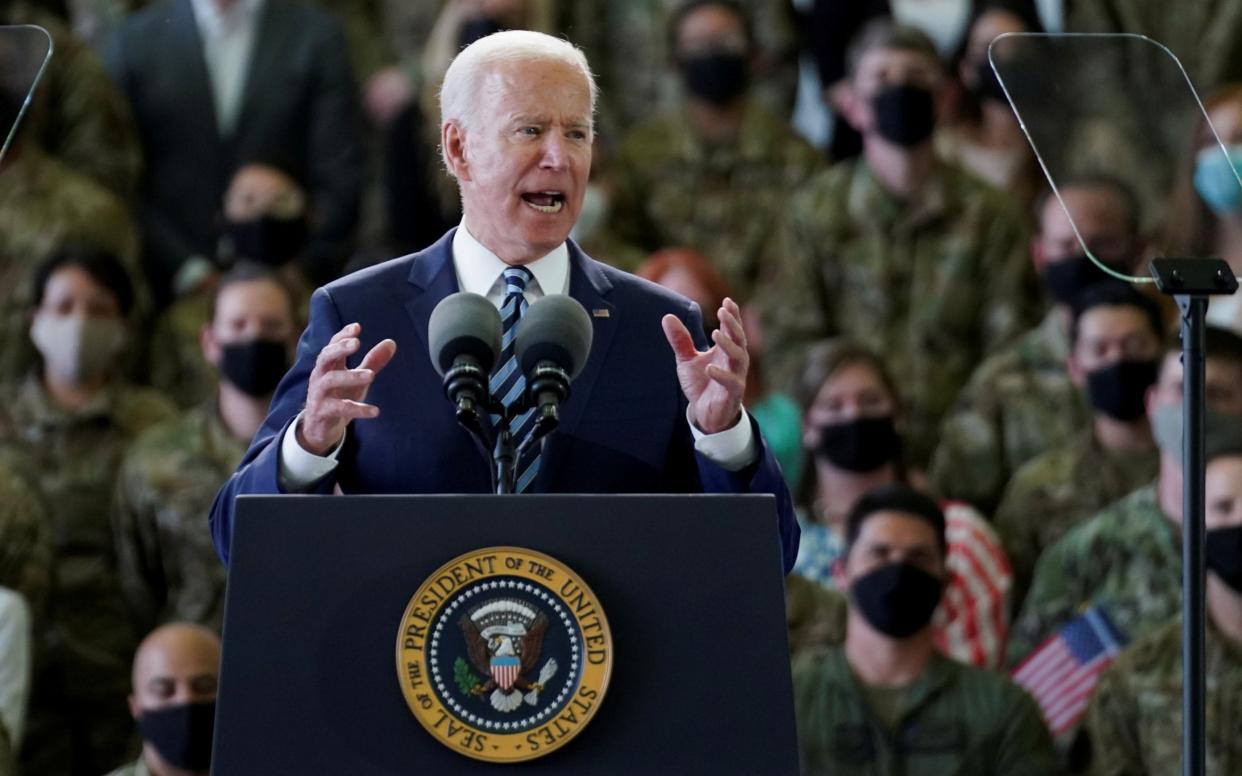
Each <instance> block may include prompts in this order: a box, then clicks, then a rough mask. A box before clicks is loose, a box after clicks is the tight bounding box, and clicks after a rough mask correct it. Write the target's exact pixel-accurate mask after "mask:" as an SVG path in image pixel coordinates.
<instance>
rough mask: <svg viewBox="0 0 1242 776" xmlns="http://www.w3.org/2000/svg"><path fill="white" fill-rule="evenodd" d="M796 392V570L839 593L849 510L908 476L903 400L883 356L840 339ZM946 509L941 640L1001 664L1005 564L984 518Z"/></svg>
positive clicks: (971, 659) (946, 647) (812, 360)
mask: <svg viewBox="0 0 1242 776" xmlns="http://www.w3.org/2000/svg"><path fill="white" fill-rule="evenodd" d="M798 395H799V398H800V399H801V402H802V405H803V407H804V414H803V418H804V426H805V430H804V432H803V437H802V442H803V447H804V449H805V450H806V451H807V464H806V467H805V469H806V474H805V478H806V479H805V481H804V484H803V486H802V487H801V488H800V489H799V490H798V491H797V494H798V508H799V525H800V526H801V528H802V541H801V543H800V545H799V549H798V557H797V560H796V561H795V564H794V573H795V574H796V575H799V576H801V577H805V578H807V579H810V580H812V581H814V582H817V583H819V584H820V585H822V586H825V587H828V588H834V589H835V588H838V587H839V586H840V577H839V575H838V574H837V572H838V571H839V566H840V563H841V561H842V558H843V557H844V551H845V545H846V543H847V524H846V517H847V515H848V514H849V513H850V510H851V509H853V508H854V506H855V505H856V504H857V503H858V501H859V499H860V498H862V497H863V495H864V494H865V493H867V492H868V491H870V490H872V489H873V488H875V487H878V486H881V485H891V484H894V483H900V482H905V481H906V479H907V472H906V468H905V464H904V462H903V459H902V452H901V448H902V438H901V434H900V431H899V429H900V428H901V426H902V425H903V422H902V412H901V407H900V402H899V396H898V394H897V390H896V384H895V383H894V382H893V380H892V377H891V375H890V374H889V371H888V369H887V368H886V367H885V365H884V363H883V362H882V361H881V360H880V358H879V357H878V356H877V355H876V354H875V353H874V352H872V351H870V350H868V349H866V348H864V347H862V346H860V345H857V344H855V343H852V342H849V341H844V340H834V341H828V342H825V343H821V344H819V345H816V346H815V347H813V348H812V349H811V351H810V352H809V353H808V356H807V363H806V367H805V369H804V371H803V375H802V380H801V384H800V386H799V391H798ZM945 509H946V514H947V519H948V521H949V524H950V525H951V526H952V527H953V531H952V534H953V537H954V539H953V542H952V543H950V545H949V546H948V558H947V562H948V567H949V568H950V569H952V570H953V578H952V583H951V584H952V586H953V588H954V589H953V593H952V597H953V599H954V600H955V601H956V602H957V603H956V605H955V606H954V607H952V609H951V610H949V611H945V612H944V613H943V614H942V615H941V616H940V617H938V618H937V620H936V622H935V624H934V631H935V638H936V641H937V644H938V645H939V646H940V647H941V649H942V650H943V651H944V652H945V653H946V654H948V655H951V656H952V657H954V658H957V659H959V660H962V661H963V662H968V663H973V664H976V665H981V666H996V665H998V664H999V661H1000V659H1001V657H1002V654H1001V646H1000V645H1001V644H1003V642H1004V635H1005V623H1006V622H1007V614H1006V612H1007V601H1006V593H1007V592H1008V590H1009V586H1010V582H1011V580H1010V576H1009V573H1008V562H1007V561H1005V560H1004V559H1003V558H1004V553H1003V552H1002V551H1001V548H1000V539H999V538H998V537H996V535H995V534H994V533H993V532H992V530H991V528H990V527H989V526H988V525H987V524H986V522H985V521H984V520H983V518H982V516H980V515H979V514H978V513H977V512H975V511H974V510H973V509H971V508H970V507H968V506H966V505H964V504H948V505H946V506H945ZM981 591H989V592H988V593H982V592H981ZM795 619H796V618H795ZM967 622H969V623H973V625H971V626H967V625H966V623H967Z"/></svg>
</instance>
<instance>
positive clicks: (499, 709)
mask: <svg viewBox="0 0 1242 776" xmlns="http://www.w3.org/2000/svg"><path fill="white" fill-rule="evenodd" d="M611 674H612V633H611V632H610V631H609V630H608V620H607V618H605V617H604V611H603V609H602V608H601V607H600V605H599V601H598V600H597V599H596V597H595V594H594V593H592V592H591V589H590V588H589V587H587V585H586V583H585V582H583V581H582V580H581V579H580V578H579V577H578V575H577V574H575V573H574V572H573V571H571V570H570V569H569V568H567V567H566V566H564V565H563V564H561V563H560V562H559V561H557V560H556V559H555V558H551V557H549V556H547V555H544V554H542V553H539V552H534V551H533V550H525V549H521V548H519V547H489V548H486V549H482V550H477V551H475V552H470V553H467V554H465V555H462V556H460V557H458V558H454V559H453V560H451V561H449V562H448V563H446V564H444V565H443V566H441V567H440V568H439V569H437V570H436V572H435V573H434V574H432V575H431V576H430V577H428V578H427V580H426V581H425V582H424V583H423V584H422V586H421V587H419V588H418V591H417V592H416V593H414V597H413V598H411V599H410V603H409V605H408V606H407V607H406V609H405V616H404V617H403V618H402V620H401V629H400V631H399V632H398V633H397V677H398V680H399V681H400V683H401V693H402V695H404V696H405V701H406V703H407V704H409V707H410V711H412V712H414V716H415V717H416V718H417V719H418V721H419V722H420V723H422V726H423V727H425V728H426V729H427V732H429V733H431V735H433V736H435V737H436V739H438V740H439V741H440V742H441V743H442V744H444V745H445V746H448V747H449V748H451V749H453V750H454V751H456V752H459V753H461V754H463V755H466V756H468V757H473V758H475V759H478V760H487V761H489V762H499V763H511V762H520V761H522V760H531V759H534V758H536V757H542V756H543V755H545V754H548V753H549V752H552V751H555V750H556V749H558V748H560V747H561V746H564V745H565V744H566V743H568V742H569V740H570V739H572V738H573V737H574V736H576V735H577V734H578V733H579V732H580V731H581V730H582V728H584V727H585V726H586V724H587V722H589V721H590V720H591V718H592V717H593V716H595V712H596V711H597V710H598V709H599V705H600V702H601V701H602V700H603V698H604V691H605V690H606V689H607V688H608V679H609V677H610V676H611Z"/></svg>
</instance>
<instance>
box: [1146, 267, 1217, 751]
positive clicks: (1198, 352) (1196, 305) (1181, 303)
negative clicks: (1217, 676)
mask: <svg viewBox="0 0 1242 776" xmlns="http://www.w3.org/2000/svg"><path fill="white" fill-rule="evenodd" d="M1151 272H1152V277H1153V278H1155V279H1156V285H1157V287H1159V289H1160V290H1161V291H1162V292H1164V293H1166V294H1170V295H1172V296H1173V297H1174V298H1175V299H1176V300H1177V306H1178V308H1179V309H1180V310H1181V313H1182V367H1183V378H1182V379H1183V383H1182V385H1183V397H1184V399H1183V402H1182V419H1183V426H1182V427H1183V429H1184V431H1183V437H1182V475H1183V476H1182V479H1183V486H1182V488H1183V490H1182V504H1183V509H1182V610H1183V611H1182V773H1183V774H1185V776H1204V768H1205V752H1206V742H1207V735H1206V734H1207V726H1206V720H1205V708H1206V687H1205V681H1204V665H1203V662H1204V657H1203V641H1204V627H1205V624H1206V614H1205V607H1204V598H1205V596H1204V557H1203V556H1204V539H1203V534H1204V528H1203V519H1204V476H1205V470H1206V468H1207V462H1206V461H1205V452H1204V443H1203V417H1204V372H1205V360H1206V355H1207V354H1206V353H1205V352H1204V351H1205V346H1204V339H1205V337H1204V329H1205V327H1206V323H1205V322H1204V317H1205V316H1206V314H1207V306H1208V296H1209V295H1213V294H1232V293H1234V292H1235V291H1237V290H1238V282H1237V279H1236V278H1234V276H1233V272H1232V271H1231V270H1230V269H1229V265H1228V264H1226V263H1225V262H1224V261H1222V260H1221V259H1155V260H1153V261H1152V263H1151Z"/></svg>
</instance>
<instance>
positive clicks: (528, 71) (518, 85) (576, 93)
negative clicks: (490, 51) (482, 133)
mask: <svg viewBox="0 0 1242 776" xmlns="http://www.w3.org/2000/svg"><path fill="white" fill-rule="evenodd" d="M482 85H483V88H482V89H481V90H480V92H481V93H480V94H479V96H478V99H479V101H480V106H479V107H480V108H481V113H482V115H485V116H489V117H491V118H492V119H498V120H500V121H504V122H511V121H516V120H519V119H544V120H550V119H555V120H558V121H563V122H565V123H570V122H571V121H572V122H573V123H577V124H582V125H584V126H591V124H592V116H591V86H590V82H589V81H588V80H587V78H586V76H585V75H584V74H583V73H582V71H581V70H579V69H578V68H576V67H573V66H572V65H570V64H569V63H567V62H563V61H561V60H551V59H531V60H514V61H508V62H503V63H497V64H495V65H493V66H491V67H490V68H488V70H487V72H486V73H485V74H484V77H483V81H482ZM561 113H565V114H567V115H558V114H561ZM498 114H499V115H498Z"/></svg>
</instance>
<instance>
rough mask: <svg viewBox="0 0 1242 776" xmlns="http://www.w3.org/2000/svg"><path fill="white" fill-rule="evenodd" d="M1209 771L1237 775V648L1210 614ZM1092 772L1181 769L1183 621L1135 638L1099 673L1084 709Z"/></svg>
mask: <svg viewBox="0 0 1242 776" xmlns="http://www.w3.org/2000/svg"><path fill="white" fill-rule="evenodd" d="M1204 652H1205V654H1204V658H1205V661H1204V665H1205V667H1206V670H1205V672H1204V673H1205V674H1206V678H1207V697H1206V709H1207V712H1206V713H1207V762H1206V765H1207V767H1206V769H1205V772H1206V773H1207V774H1209V776H1231V775H1232V774H1237V773H1242V645H1240V644H1237V643H1235V642H1232V641H1230V640H1228V639H1227V638H1226V637H1225V636H1224V635H1223V634H1221V633H1220V631H1218V630H1217V629H1216V628H1215V626H1213V625H1212V622H1211V618H1210V617H1209V618H1208V628H1207V641H1206V645H1205V650H1204ZM1086 731H1087V734H1088V735H1089V736H1090V741H1091V747H1090V748H1091V772H1092V773H1093V774H1095V775H1096V776H1149V775H1150V776H1156V774H1177V773H1181V772H1182V770H1181V769H1182V620H1181V618H1180V617H1178V618H1177V619H1175V620H1174V621H1173V622H1170V623H1168V624H1166V625H1164V626H1163V627H1161V628H1160V629H1159V630H1156V631H1153V632H1152V633H1150V634H1148V635H1147V636H1145V637H1144V638H1143V639H1141V640H1139V641H1138V642H1136V643H1134V644H1133V645H1131V646H1130V648H1129V649H1127V650H1126V651H1125V652H1123V653H1122V654H1121V656H1120V657H1118V658H1117V662H1116V663H1114V664H1113V665H1112V666H1110V667H1109V668H1108V670H1107V671H1106V672H1105V673H1104V674H1103V675H1102V676H1101V677H1100V681H1099V684H1097V685H1096V687H1095V693H1094V695H1093V696H1092V698H1091V705H1090V706H1089V707H1088V710H1087V722H1086Z"/></svg>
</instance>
